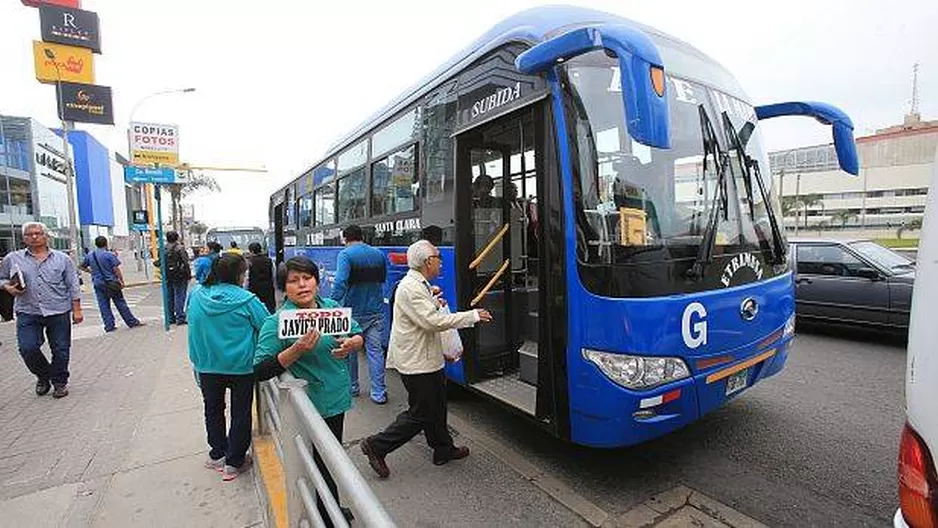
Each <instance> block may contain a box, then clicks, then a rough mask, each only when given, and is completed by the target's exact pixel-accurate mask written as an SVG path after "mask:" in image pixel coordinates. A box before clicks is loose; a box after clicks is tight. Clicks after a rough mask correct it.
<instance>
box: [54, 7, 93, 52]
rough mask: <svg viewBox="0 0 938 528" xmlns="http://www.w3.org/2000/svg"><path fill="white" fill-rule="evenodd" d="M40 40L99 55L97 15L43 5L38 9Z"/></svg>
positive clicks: (69, 8)
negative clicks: (84, 49) (86, 50)
mask: <svg viewBox="0 0 938 528" xmlns="http://www.w3.org/2000/svg"><path fill="white" fill-rule="evenodd" d="M39 20H40V24H41V29H42V40H44V41H46V42H57V43H59V44H65V45H67V46H77V47H80V48H88V49H90V50H91V51H94V52H95V53H101V34H100V29H99V25H98V14H97V13H93V12H91V11H83V10H81V9H75V8H71V7H58V6H53V5H44V6H41V7H40V8H39Z"/></svg>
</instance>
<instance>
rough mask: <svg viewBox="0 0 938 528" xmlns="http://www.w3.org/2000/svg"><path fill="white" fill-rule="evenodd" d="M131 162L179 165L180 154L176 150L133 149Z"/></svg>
mask: <svg viewBox="0 0 938 528" xmlns="http://www.w3.org/2000/svg"><path fill="white" fill-rule="evenodd" d="M131 163H133V164H134V165H146V164H148V163H158V164H160V165H163V166H167V167H175V166H177V165H179V154H178V153H176V152H154V151H150V150H135V151H133V154H132V158H131Z"/></svg>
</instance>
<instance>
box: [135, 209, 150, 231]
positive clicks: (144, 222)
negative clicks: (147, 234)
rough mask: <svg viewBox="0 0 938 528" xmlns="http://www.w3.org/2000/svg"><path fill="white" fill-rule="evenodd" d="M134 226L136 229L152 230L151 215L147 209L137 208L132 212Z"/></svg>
mask: <svg viewBox="0 0 938 528" xmlns="http://www.w3.org/2000/svg"><path fill="white" fill-rule="evenodd" d="M132 215H133V216H132V219H133V227H132V229H133V230H134V231H149V230H150V216H149V215H148V214H147V211H146V209H135V210H134V211H133V213H132Z"/></svg>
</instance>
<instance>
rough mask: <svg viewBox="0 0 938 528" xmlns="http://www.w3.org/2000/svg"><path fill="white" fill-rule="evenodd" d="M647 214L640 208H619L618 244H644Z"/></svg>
mask: <svg viewBox="0 0 938 528" xmlns="http://www.w3.org/2000/svg"><path fill="white" fill-rule="evenodd" d="M646 218H647V215H646V214H645V211H642V210H641V209H633V208H631V207H620V208H619V244H620V245H622V246H644V245H645V224H646Z"/></svg>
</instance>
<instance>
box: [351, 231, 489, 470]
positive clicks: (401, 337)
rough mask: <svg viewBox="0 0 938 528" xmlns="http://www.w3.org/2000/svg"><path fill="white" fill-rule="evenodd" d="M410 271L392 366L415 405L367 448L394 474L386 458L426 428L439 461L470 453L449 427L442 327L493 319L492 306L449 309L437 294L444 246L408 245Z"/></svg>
mask: <svg viewBox="0 0 938 528" xmlns="http://www.w3.org/2000/svg"><path fill="white" fill-rule="evenodd" d="M407 265H408V267H409V268H410V271H408V272H407V275H405V276H404V278H403V279H401V282H400V284H399V285H398V287H397V293H396V295H395V297H394V316H393V323H392V326H391V340H390V342H389V344H388V366H389V367H391V368H394V369H397V371H398V372H399V373H400V374H401V380H402V381H403V382H404V388H406V389H407V401H408V403H409V404H410V408H409V409H407V410H406V411H404V412H402V413H401V414H400V415H398V417H397V419H395V420H394V423H392V424H391V425H389V426H388V428H387V429H385V430H384V431H382V432H380V433H378V434H376V435H374V436H370V437H368V438H365V439H364V440H362V442H361V449H362V452H363V453H365V456H367V457H368V463H369V464H370V465H371V467H372V469H374V470H375V472H376V473H377V474H378V476H379V477H382V478H387V477H388V475H390V474H391V471H390V470H389V469H388V466H387V464H386V463H385V461H384V457H385V456H387V454H388V453H390V452H392V451H394V450H395V449H397V448H399V447H401V446H402V445H404V444H406V443H407V442H408V441H410V439H411V438H413V437H414V436H416V435H417V434H418V433H419V432H420V431H423V432H424V434H425V435H426V437H427V443H428V444H430V447H431V448H432V449H433V463H434V464H436V465H438V466H440V465H443V464H445V463H447V462H449V461H450V460H458V459H460V458H465V457H467V456H468V455H469V448H467V447H465V446H460V447H456V446H455V445H453V438H452V436H450V434H449V429H448V428H447V426H446V392H445V390H444V388H445V378H444V376H443V365H444V358H443V343H442V340H441V337H440V332H442V331H444V330H449V329H451V328H466V327H470V326H473V325H475V324H476V323H478V322H479V321H484V322H488V321H491V320H492V315H491V314H490V313H489V312H488V310H481V309H480V310H469V311H466V312H458V313H452V314H451V313H446V312H443V311H441V310H440V308H441V307H442V303H441V301H440V300H439V299H437V297H436V296H435V295H434V292H433V288H432V287H431V286H430V282H429V281H431V280H433V279H434V278H436V277H437V276H439V274H440V267H441V265H442V262H441V257H440V250H439V249H437V248H436V247H435V246H434V245H433V244H431V243H430V242H428V241H426V240H420V241H417V242H415V243H413V244H411V246H410V247H409V248H407Z"/></svg>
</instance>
